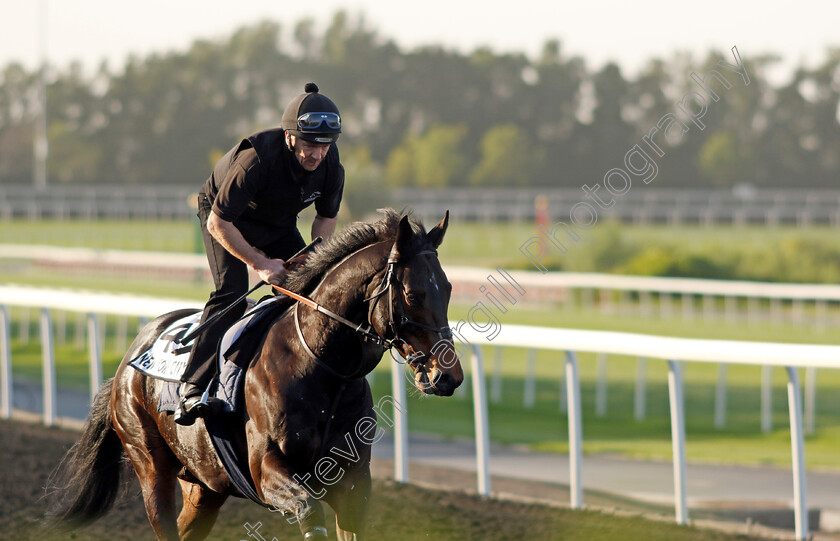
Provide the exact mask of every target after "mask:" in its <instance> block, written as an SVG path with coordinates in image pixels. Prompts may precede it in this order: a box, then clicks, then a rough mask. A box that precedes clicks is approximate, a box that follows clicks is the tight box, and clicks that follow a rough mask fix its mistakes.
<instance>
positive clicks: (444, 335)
mask: <svg viewBox="0 0 840 541" xmlns="http://www.w3.org/2000/svg"><path fill="white" fill-rule="evenodd" d="M418 255H437V251H435V250H425V251H422V252H418V253H416V254H414V256H418ZM412 257H413V256H412ZM398 260H399V257H398V255H397V254H396V253H395V252H393V251H392V252H391V255H390V256H389V257H388V266H387V267H386V269H385V273H384V275H383V278H382V282H380V284H379V286H377V288H376V291H375V292H374V294H373V295H371V296H370V297H369V298H367V299H365V302H370V303H371V305H370V309H369V310H368V318H367V325H365V324H364V323H359V324H356V323H353V322H352V321H350V320H348V319H347V318H345V317H342V316H340V315H338V314H336V313H335V312H333V311H332V310H329V309H328V308H324V307H323V306H321V305H320V304H318V303H316V302H315V301H313V300H312V299H309V298H306V297H304V296H302V295H298V294H297V293H294V292H292V291H289V290H287V289H285V288H282V287H279V286H273V287H274V289H276V290H278V291H280V292H281V293H284V294H286V295H288V296H289V297H291V298H293V299H294V300H296V301H298V302H297V303H296V304H295V308H294V320H295V329H296V330H297V335H298V338H299V339H300V342H301V344H302V345H303V348H304V349H305V350H306V352H307V353H308V354H309V356H310V357H311V358H312V359H313V360H315V362H316V363H318V364H319V365H321V366H322V367H323V368H324V369H325V370H327V371H328V372H330V373H331V374H332V375H334V376H336V377H338V378H340V379H344V380H351V379H355V378H356V377H357V376H359V372H360V370H361V368H362V367H361V366H359V368H358V369H357V370H356V371H355V372H354V373H353V374H350V375H343V374H339V373H338V372H336V371H335V370H333V368H332V367H330V366H329V365H328V364H326V363H325V362H324V361H323V360H321V358H319V357H318V356H317V355H316V354H315V352H314V351H312V349H311V348H310V347H309V345H308V344H307V343H306V340H305V339H304V337H303V331H302V330H301V328H300V318H299V317H298V306H300V304H306V305H307V306H309V307H310V308H313V309H315V310H316V311H318V312H320V313H322V314H324V315H325V316H327V317H329V318H330V319H333V320H335V321H338V322H339V323H342V324H343V325H345V326H347V327H350V328H351V329H353V330H354V331H356V332H357V333H359V334H360V335H361V337H362V339H363V340H366V341H369V342H373V343H375V344H376V345H378V346H380V347H382V348H383V349H385V350H388V351H393V349H394V348H396V349H398V350H399V351H400V354H402V355H404V356H405V361H406V362H407V363H408V364H409V365H410V366H411V367H412V368H413V367H415V366H416V365H418V364H423V361H422V360H421V359H422V358H423V357H425V355H426V354H425V353H423V352H422V351H419V352H418V351H415V350H414V348H413V347H412V346H411V344H409V343H408V342H407V341H405V340H404V339H402V338H400V336H399V331H400V329H402V328H403V327H404V326H406V325H414V326H415V327H420V328H421V329H426V330H428V331H432V332H434V333H437V334H438V335H440V337H441V339H443V340H450V341H451V340H452V330H451V329H450V328H449V326H445V327H432V326H430V325H426V324H424V323H420V322H418V321H414V320H413V319H411V318H409V317H408V316H407V315H405V311H404V310H403V309H402V303H400V311H401V312H402V314H401V315H400V317H399V319H396V318H395V317H394V289H395V287H394V286H395V284H396V285H397V286H399V287H402V284H401V283H400V282H399V281H398V280H397V279H396V274H395V272H394V265H396V263H397V261H398ZM386 292H387V293H388V324H387V328H388V330H389V331H390V334H392V337H391V338H384V337H382V336H380V335H379V334H378V333H376V331H374V330H373V323H372V322H371V319H372V314H373V310H374V308H375V306H376V303H377V302H378V301H379V299H380V298H382V296H383V295H384V294H385V293H386ZM392 356H393V353H392Z"/></svg>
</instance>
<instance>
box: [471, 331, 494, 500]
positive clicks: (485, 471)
mask: <svg viewBox="0 0 840 541" xmlns="http://www.w3.org/2000/svg"><path fill="white" fill-rule="evenodd" d="M472 386H473V418H474V421H475V457H476V476H477V477H478V493H479V495H481V496H489V495H490V430H489V428H488V427H489V422H488V413H487V392H486V389H485V383H484V358H483V357H482V355H481V348H480V347H478V346H473V354H472Z"/></svg>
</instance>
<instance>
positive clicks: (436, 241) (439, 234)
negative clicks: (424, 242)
mask: <svg viewBox="0 0 840 541" xmlns="http://www.w3.org/2000/svg"><path fill="white" fill-rule="evenodd" d="M447 227H449V209H447V210H446V214H444V215H443V220H441V221H440V223H439V224H437V225H436V226H434V227H433V228H432V230H431V231H429V233H428V234H427V235H426V238H427V239H429V242H431V243H432V246H434V247H435V248H437V247H438V246H440V243H441V242H443V236H444V235H445V234H446V228H447Z"/></svg>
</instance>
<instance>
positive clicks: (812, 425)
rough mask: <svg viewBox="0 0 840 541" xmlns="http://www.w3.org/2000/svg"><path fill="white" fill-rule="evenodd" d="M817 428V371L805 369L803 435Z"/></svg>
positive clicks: (810, 367)
mask: <svg viewBox="0 0 840 541" xmlns="http://www.w3.org/2000/svg"><path fill="white" fill-rule="evenodd" d="M816 428H817V369H816V368H814V367H813V366H809V367H808V368H806V369H805V433H806V434H813V433H814V430H816Z"/></svg>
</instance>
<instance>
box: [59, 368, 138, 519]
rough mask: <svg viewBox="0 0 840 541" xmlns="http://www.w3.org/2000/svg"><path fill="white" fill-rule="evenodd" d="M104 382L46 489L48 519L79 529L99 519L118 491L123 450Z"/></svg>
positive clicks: (110, 383) (107, 384) (108, 385)
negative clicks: (48, 494)
mask: <svg viewBox="0 0 840 541" xmlns="http://www.w3.org/2000/svg"><path fill="white" fill-rule="evenodd" d="M113 384H114V380H113V378H112V379H109V380H108V381H106V382H105V383H104V384H103V385H102V387H101V388H100V389H99V392H98V393H97V395H96V398H95V399H94V401H93V406H92V407H91V410H90V414H89V415H88V419H87V423H86V425H85V430H84V433H83V434H82V438H81V439H80V440H79V441H78V442H77V443H76V444H75V445H73V447H71V448H70V450H69V451H67V453H66V454H65V455H64V458H63V459H62V461H61V463H60V464H59V466H58V468H56V471H54V472H53V474H52V476H51V478H50V483H49V484H48V488H50V489H51V491H52V494H51V496H52V497H53V502H54V504H53V505H52V506H51V508H50V510H49V511H48V512H47V516H48V518H51V519H53V520H57V521H63V522H70V523H73V524H75V525H82V524H86V523H89V522H93V521H94V520H96V519H97V518H99V517H101V516H102V515H104V514H105V513H107V512H108V510H109V509H110V508H111V506H112V505H113V503H114V500H116V498H117V496H118V495H119V491H120V473H121V471H120V470H122V465H123V455H124V449H123V446H122V442H120V438H119V437H118V436H117V432H116V431H115V430H114V427H113V425H112V424H111V389H112V387H113Z"/></svg>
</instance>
